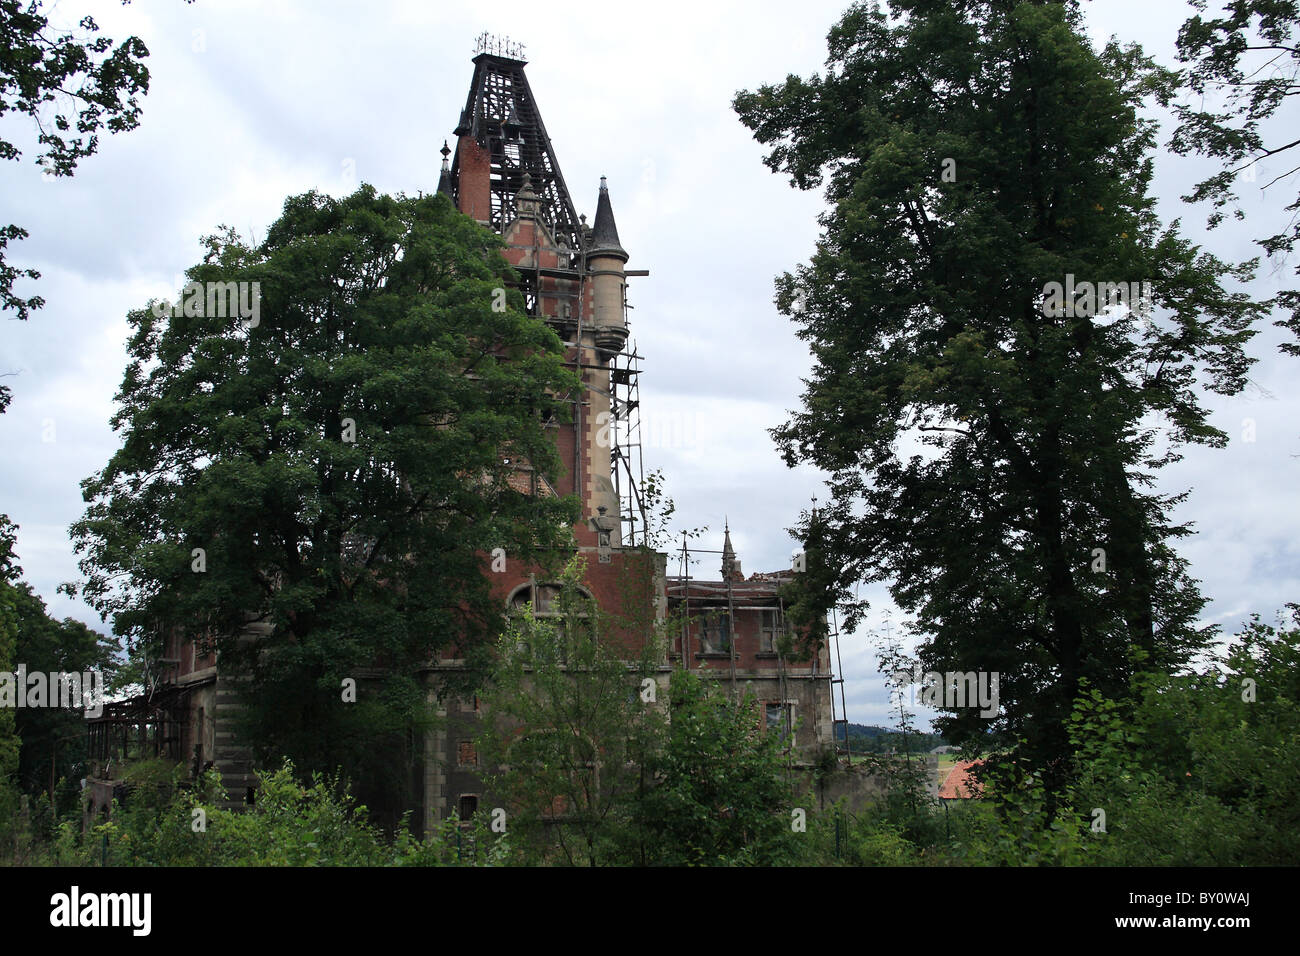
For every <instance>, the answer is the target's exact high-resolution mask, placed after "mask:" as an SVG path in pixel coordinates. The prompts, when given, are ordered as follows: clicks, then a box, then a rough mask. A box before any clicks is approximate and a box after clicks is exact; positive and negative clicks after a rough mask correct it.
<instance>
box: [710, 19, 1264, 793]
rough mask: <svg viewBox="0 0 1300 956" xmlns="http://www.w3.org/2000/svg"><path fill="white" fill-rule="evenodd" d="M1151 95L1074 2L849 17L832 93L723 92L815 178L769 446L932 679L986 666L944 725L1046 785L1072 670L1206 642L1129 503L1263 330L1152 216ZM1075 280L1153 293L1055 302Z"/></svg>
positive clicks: (1171, 656) (798, 179)
mask: <svg viewBox="0 0 1300 956" xmlns="http://www.w3.org/2000/svg"><path fill="white" fill-rule="evenodd" d="M1172 82H1173V81H1172V80H1171V78H1170V76H1169V75H1168V74H1167V73H1165V72H1163V71H1160V70H1159V69H1157V68H1156V67H1154V66H1153V65H1152V64H1151V63H1150V61H1149V60H1147V59H1146V58H1144V57H1143V56H1142V54H1141V52H1140V50H1138V49H1136V48H1133V47H1123V48H1121V47H1120V46H1119V45H1118V44H1115V43H1111V44H1109V45H1107V46H1106V47H1105V48H1104V49H1103V50H1100V51H1097V50H1094V49H1093V48H1092V47H1091V46H1090V45H1089V43H1088V41H1087V40H1086V38H1085V37H1084V35H1083V28H1082V23H1081V15H1080V13H1079V11H1078V7H1077V4H1075V3H1073V2H1067V3H1048V2H1034V0H1026V2H1013V0H962V2H956V3H952V2H943V3H939V2H934V0H899V2H896V3H894V4H893V5H892V9H891V12H890V13H886V12H884V11H882V10H881V9H880V8H879V7H878V6H875V5H871V6H868V5H856V6H854V7H852V8H851V9H850V10H849V12H848V13H847V14H846V15H845V16H844V18H843V20H842V21H841V22H840V23H839V24H838V25H837V26H835V27H834V28H832V30H831V31H830V34H829V58H828V70H827V73H826V74H825V76H814V77H812V78H811V79H808V80H804V79H800V78H798V77H794V76H791V77H789V78H788V79H787V80H786V81H785V82H784V83H783V84H780V85H779V86H775V87H773V86H766V87H763V88H761V89H759V90H758V91H757V92H742V93H740V94H739V95H738V96H737V97H736V103H735V106H736V109H737V111H738V113H739V115H740V118H741V120H742V121H743V122H744V123H745V125H747V126H748V127H749V128H751V129H752V130H753V131H754V134H755V136H756V138H757V139H758V140H759V141H760V142H762V143H764V144H766V145H768V146H770V147H771V152H770V154H769V155H768V157H767V160H766V161H767V163H768V165H769V166H770V167H771V168H772V169H774V170H783V171H785V172H787V173H788V174H789V175H790V177H791V180H792V182H793V184H794V185H796V186H797V187H799V188H803V189H810V188H813V187H815V186H817V185H818V184H819V183H821V182H822V180H823V177H824V178H825V181H826V196H827V200H828V202H829V204H830V207H831V208H830V211H828V212H827V213H826V214H825V215H824V216H823V218H822V225H823V235H822V237H821V239H820V241H819V242H818V245H817V249H816V252H815V254H814V255H813V257H812V260H811V262H810V263H809V264H808V265H806V266H802V267H800V268H799V269H798V270H797V271H796V273H795V274H786V275H783V276H781V277H779V278H778V280H777V284H776V285H777V296H776V301H777V305H778V307H779V308H780V309H781V310H782V311H783V312H784V313H786V314H788V315H791V316H792V318H793V319H794V321H795V322H796V323H797V325H798V334H799V335H800V336H801V337H802V338H803V339H804V340H805V341H807V342H808V343H809V346H810V348H811V350H812V354H813V358H814V370H813V373H812V375H811V377H810V378H809V379H808V388H807V391H806V392H805V395H804V397H803V408H802V409H801V410H799V411H797V412H795V413H794V414H793V415H792V417H791V418H790V420H789V421H788V422H787V423H786V424H785V425H783V426H782V427H780V428H777V429H775V430H774V431H773V435H774V438H775V439H776V440H777V443H778V445H779V447H780V449H781V452H782V454H783V456H784V458H785V459H786V461H787V463H788V464H790V465H794V464H796V463H797V462H799V461H809V462H812V463H813V464H815V465H817V466H818V467H820V468H822V469H824V470H825V471H827V472H828V473H829V474H830V476H831V477H830V481H829V484H830V487H831V490H832V494H833V497H834V503H833V505H832V506H830V507H828V508H826V510H825V514H826V516H827V527H826V528H825V529H823V530H822V532H821V537H822V538H823V541H824V544H823V550H824V552H825V554H826V556H827V557H826V560H827V563H828V565H829V566H830V567H831V568H833V569H835V572H836V573H837V574H838V576H839V577H838V582H839V583H840V585H842V586H843V585H848V584H851V583H852V582H854V581H857V580H860V579H865V580H868V581H876V580H885V581H889V582H890V587H891V592H892V594H893V597H894V599H895V601H896V602H898V604H899V605H900V606H901V607H903V608H904V609H905V610H907V611H908V612H910V613H911V614H912V615H913V616H914V617H915V619H916V622H917V626H918V628H919V630H920V632H921V633H923V634H925V635H927V637H928V640H927V641H926V642H925V643H924V644H923V645H922V646H921V648H920V655H921V660H922V662H923V665H924V667H925V669H926V670H935V671H942V672H947V671H963V672H964V671H984V672H998V673H999V674H1000V680H1001V686H1000V703H1001V709H1000V712H999V714H998V715H997V716H996V718H995V719H994V720H993V721H992V722H990V721H989V720H986V719H984V718H982V717H980V715H979V710H978V708H966V709H964V710H960V711H953V712H950V713H949V714H948V715H947V716H945V717H943V718H940V719H938V720H937V721H936V729H937V730H939V731H940V732H941V733H942V734H943V735H944V736H945V737H946V738H947V739H949V740H952V741H953V742H954V743H961V742H965V741H979V742H980V743H981V744H983V745H988V746H996V745H997V744H998V742H999V741H998V738H997V737H995V736H993V735H991V734H990V733H989V731H990V728H991V727H992V728H993V729H995V730H997V731H998V732H999V733H1000V739H1001V742H1002V743H1005V744H1012V745H1015V746H1016V747H1017V748H1018V749H1020V750H1022V751H1025V752H1029V753H1032V755H1033V757H1034V762H1035V764H1036V765H1038V766H1042V767H1045V768H1047V770H1048V772H1049V777H1050V781H1049V789H1051V790H1054V791H1055V790H1059V788H1060V786H1061V784H1062V782H1063V775H1064V773H1065V770H1066V768H1067V762H1066V761H1065V759H1064V758H1066V757H1067V756H1068V754H1069V753H1070V752H1071V746H1070V743H1069V740H1068V736H1067V733H1066V719H1067V717H1068V715H1069V713H1070V710H1071V707H1072V705H1073V701H1074V699H1075V696H1076V692H1077V689H1078V686H1079V681H1080V679H1082V678H1085V677H1086V678H1087V679H1089V680H1090V681H1092V682H1093V684H1094V686H1099V687H1102V688H1104V689H1105V691H1106V693H1108V694H1111V695H1114V696H1117V697H1123V696H1124V695H1125V694H1126V693H1127V691H1128V684H1129V679H1130V677H1131V676H1132V673H1133V663H1132V657H1131V655H1130V653H1129V648H1130V647H1132V646H1136V647H1139V648H1141V649H1142V650H1143V652H1144V653H1145V654H1146V655H1147V658H1146V660H1147V666H1150V667H1152V668H1163V669H1173V668H1177V667H1178V666H1180V665H1181V664H1183V663H1184V662H1185V661H1186V660H1187V659H1188V657H1189V655H1190V654H1191V653H1192V652H1193V651H1194V649H1195V648H1196V647H1198V646H1200V645H1201V644H1202V643H1203V642H1204V641H1205V639H1206V638H1207V634H1206V633H1205V632H1204V631H1203V630H1201V629H1199V628H1198V626H1197V624H1196V612H1197V610H1198V609H1199V608H1200V607H1201V606H1202V604H1203V600H1202V598H1201V597H1200V596H1199V594H1198V592H1197V590H1196V587H1195V583H1194V582H1192V581H1190V580H1189V579H1188V577H1187V575H1186V573H1185V562H1183V561H1182V559H1180V558H1179V557H1178V555H1177V554H1176V553H1175V552H1174V551H1173V549H1172V547H1171V545H1170V542H1171V541H1172V540H1173V539H1175V538H1176V537H1177V536H1179V535H1180V534H1184V533H1187V531H1188V529H1186V528H1185V527H1181V526H1177V525H1174V524H1173V523H1172V522H1170V521H1169V519H1168V518H1167V517H1166V515H1167V513H1168V510H1169V508H1170V507H1171V505H1173V504H1175V503H1176V502H1177V501H1178V500H1180V499H1179V498H1178V497H1169V496H1161V495H1158V494H1156V493H1154V492H1151V491H1149V490H1147V486H1148V485H1149V484H1150V482H1151V481H1152V474H1153V471H1154V470H1155V469H1157V468H1159V467H1160V466H1162V465H1164V464H1167V463H1168V462H1170V461H1174V460H1176V459H1177V457H1178V452H1177V448H1178V446H1179V445H1182V444H1184V443H1188V442H1195V443H1202V444H1208V445H1213V446H1221V445H1223V444H1224V443H1226V441H1227V436H1226V435H1225V434H1224V433H1223V432H1221V431H1219V430H1218V429H1216V428H1215V427H1213V426H1212V425H1211V424H1210V423H1209V421H1208V419H1207V415H1206V411H1205V409H1204V407H1203V406H1202V404H1201V402H1200V399H1199V397H1198V391H1199V389H1201V388H1202V387H1203V388H1206V389H1209V390H1211V391H1214V392H1217V393H1220V394H1232V393H1235V392H1237V391H1239V390H1240V389H1241V388H1242V387H1243V385H1244V380H1245V373H1246V370H1247V369H1248V367H1249V364H1250V360H1249V359H1248V357H1247V356H1246V355H1245V353H1244V349H1243V347H1244V344H1245V343H1246V341H1247V340H1248V339H1249V337H1250V336H1251V335H1252V334H1253V330H1252V325H1253V323H1255V322H1256V321H1257V319H1258V317H1259V315H1260V314H1261V311H1262V310H1261V308H1260V306H1258V305H1257V304H1255V303H1252V302H1251V301H1249V299H1248V298H1247V297H1246V296H1244V295H1242V294H1239V293H1231V292H1228V291H1226V290H1225V289H1224V287H1223V285H1222V281H1223V280H1224V279H1225V277H1236V278H1243V279H1244V278H1245V277H1247V276H1248V275H1249V268H1248V266H1245V267H1239V268H1232V267H1230V266H1228V265H1227V264H1225V263H1223V262H1220V261H1218V260H1217V259H1215V258H1214V257H1213V256H1210V255H1208V254H1205V253H1202V252H1200V251H1198V250H1197V249H1196V248H1195V247H1194V246H1193V245H1191V244H1190V243H1189V242H1187V241H1186V240H1185V239H1183V238H1181V237H1180V236H1179V234H1178V231H1177V229H1176V224H1175V226H1171V227H1168V228H1164V227H1162V226H1161V224H1160V223H1159V222H1158V221H1157V218H1156V217H1155V215H1154V212H1153V206H1154V201H1153V199H1152V197H1150V196H1149V195H1148V193H1147V188H1148V186H1149V183H1150V179H1151V175H1152V162H1151V152H1152V150H1153V148H1154V146H1155V139H1154V135H1155V131H1154V128H1153V124H1152V123H1150V122H1149V121H1146V120H1143V119H1141V118H1140V117H1139V113H1138V110H1139V108H1140V106H1141V105H1142V103H1143V101H1144V98H1145V97H1147V96H1148V95H1150V94H1151V93H1153V92H1161V91H1166V90H1167V89H1168V88H1169V86H1170V84H1171V83H1172ZM1067 275H1070V276H1075V277H1077V278H1078V280H1079V282H1080V283H1081V284H1082V283H1084V282H1087V283H1089V286H1088V289H1089V290H1091V291H1093V292H1096V291H1097V290H1096V289H1095V287H1094V286H1093V285H1092V284H1093V283H1121V282H1122V283H1137V282H1150V283H1151V285H1150V286H1149V287H1138V288H1137V289H1136V290H1133V291H1134V292H1135V294H1130V295H1129V296H1127V297H1126V301H1125V302H1122V303H1121V302H1114V301H1113V300H1114V299H1116V298H1118V295H1117V294H1115V293H1114V290H1113V289H1112V290H1110V292H1109V293H1100V294H1099V297H1100V299H1101V300H1102V301H1101V302H1100V303H1099V302H1098V301H1097V300H1096V299H1095V298H1093V297H1090V296H1087V295H1086V294H1085V295H1083V296H1072V297H1071V298H1072V301H1070V302H1065V301H1064V295H1058V294H1057V293H1058V291H1059V292H1061V293H1063V292H1064V289H1060V290H1056V289H1053V288H1052V287H1050V286H1049V285H1048V284H1049V283H1052V282H1057V283H1061V284H1062V285H1064V284H1065V283H1066V282H1067ZM1081 289H1082V286H1081ZM1108 302H1110V303H1112V304H1110V305H1109V307H1107V303H1108ZM863 609H864V607H863V606H862V605H856V606H855V607H853V608H851V609H850V611H851V613H850V614H849V616H848V620H847V622H846V625H847V626H849V627H851V626H852V625H853V624H854V623H855V621H856V620H857V619H858V618H860V616H861V613H862V611H863Z"/></svg>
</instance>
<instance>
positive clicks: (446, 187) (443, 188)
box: [438, 139, 452, 199]
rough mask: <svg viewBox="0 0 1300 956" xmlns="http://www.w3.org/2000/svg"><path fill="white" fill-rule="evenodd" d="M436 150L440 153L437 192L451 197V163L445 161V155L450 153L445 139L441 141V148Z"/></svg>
mask: <svg viewBox="0 0 1300 956" xmlns="http://www.w3.org/2000/svg"><path fill="white" fill-rule="evenodd" d="M438 152H440V153H442V175H441V176H439V177H438V192H440V193H442V194H443V195H444V196H446V197H447V198H448V199H451V198H452V194H451V193H452V189H451V163H449V162H448V161H447V157H448V156H450V155H451V147H450V146H448V145H447V141H446V140H445V139H444V140H443V141H442V149H440V150H438Z"/></svg>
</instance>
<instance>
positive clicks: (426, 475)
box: [73, 186, 576, 787]
mask: <svg viewBox="0 0 1300 956" xmlns="http://www.w3.org/2000/svg"><path fill="white" fill-rule="evenodd" d="M206 246H207V254H206V256H205V257H204V260H203V262H201V263H199V264H198V265H196V266H195V267H193V268H192V269H190V270H189V272H188V273H187V276H188V279H189V280H190V284H189V285H188V286H187V287H186V290H185V295H183V296H182V301H181V302H180V303H178V304H177V305H175V306H172V305H171V304H170V303H162V302H151V303H150V304H149V306H148V307H146V308H142V309H139V310H137V311H134V312H132V313H131V314H130V316H129V319H130V322H131V325H132V327H133V330H134V332H133V335H132V338H131V341H130V343H129V355H130V364H129V366H128V368H127V370H126V374H125V377H124V380H123V383H122V388H121V391H120V392H119V394H118V397H117V400H118V403H119V410H118V412H117V413H116V415H115V416H114V418H113V425H114V428H115V429H117V430H118V431H120V432H121V436H122V445H121V448H120V449H119V450H118V451H117V452H116V453H115V454H114V455H113V457H112V459H111V460H110V461H109V462H108V464H107V465H106V466H105V468H104V469H103V470H102V471H101V472H100V473H98V474H96V475H94V476H93V477H91V478H89V479H87V480H86V481H85V482H84V483H83V489H84V495H85V499H86V501H87V502H88V507H87V510H86V513H85V515H84V517H83V518H82V519H81V520H80V521H78V522H77V523H76V525H74V527H73V535H74V539H75V542H76V548H77V550H78V552H79V553H80V554H82V555H83V558H82V563H81V567H82V570H83V572H84V573H85V575H86V583H85V585H84V589H83V593H84V596H85V598H86V599H87V600H88V601H89V602H90V603H91V604H92V605H93V606H94V607H95V608H96V609H97V610H99V611H100V612H101V613H103V614H105V615H111V617H112V620H113V624H114V628H115V631H116V633H118V634H120V635H122V636H124V637H125V638H127V639H128V641H129V642H130V644H131V646H132V647H133V648H134V649H135V650H136V651H137V653H142V654H144V655H145V656H146V657H150V658H156V657H157V656H158V655H159V653H160V651H161V647H162V642H163V640H164V638H165V637H166V636H168V635H178V636H181V637H184V638H186V639H190V640H193V641H195V642H197V644H198V645H199V647H200V649H201V650H204V649H215V650H216V651H217V652H218V653H219V654H220V655H221V658H222V661H223V667H226V668H238V669H239V670H240V671H242V672H245V673H247V674H249V675H250V679H251V680H252V684H251V685H250V688H249V689H250V690H253V691H254V692H255V693H252V694H250V695H247V696H248V701H249V703H248V705H247V707H246V715H247V716H249V717H250V718H251V719H252V720H254V721H255V733H254V734H253V737H252V739H255V740H258V741H259V742H261V743H262V744H263V749H264V750H265V751H266V754H265V755H264V756H269V755H270V754H271V753H279V754H283V755H288V756H291V757H293V758H294V759H295V760H296V761H297V765H298V766H299V767H300V768H302V769H303V770H304V771H310V770H314V769H325V770H330V771H332V770H334V769H335V768H336V767H338V766H340V765H341V766H343V767H344V769H345V770H347V771H348V772H349V773H351V774H352V776H353V778H354V779H363V778H366V777H367V776H369V777H370V778H371V779H372V780H379V779H383V778H385V777H386V775H387V774H389V773H390V772H396V771H397V770H398V769H400V765H401V761H394V760H392V759H390V758H391V754H388V755H386V754H385V752H384V748H382V747H378V746H377V743H378V741H379V740H381V739H383V740H390V741H395V742H397V743H398V744H399V745H402V746H404V745H403V744H401V742H402V741H405V739H406V736H405V734H406V731H407V730H409V729H410V726H411V721H412V720H415V719H416V718H417V717H418V715H420V714H422V713H423V712H424V709H425V697H426V690H425V689H424V687H423V685H422V683H421V678H420V676H419V674H418V673H417V669H418V667H419V665H421V664H423V663H426V662H428V660H429V659H430V657H431V656H432V655H435V654H436V653H438V652H439V651H440V650H441V649H443V648H448V647H456V648H458V654H459V655H460V656H463V657H464V658H466V659H467V661H468V662H469V663H470V664H471V666H472V665H473V664H474V663H475V662H478V663H482V662H483V661H484V660H486V656H487V653H488V649H489V648H490V647H491V645H492V643H493V641H494V638H495V636H496V635H497V634H498V633H500V630H501V627H502V623H503V613H504V612H503V609H502V608H501V607H500V606H499V602H497V601H495V600H493V599H492V598H491V596H490V593H489V586H488V582H487V580H486V575H485V572H486V570H487V568H486V563H485V558H486V556H487V555H488V554H490V553H491V552H492V550H493V549H494V548H503V549H505V551H506V552H507V553H508V554H509V555H510V557H511V559H519V560H528V559H529V558H530V557H544V556H547V555H549V554H553V553H554V551H555V549H556V548H558V547H560V546H561V545H564V544H566V543H567V542H568V541H569V539H570V536H571V531H570V529H571V526H572V523H573V521H574V520H575V517H576V514H575V511H576V508H575V505H574V503H573V502H572V501H570V500H567V499H558V498H554V497H551V498H546V497H543V496H540V495H533V494H530V493H528V492H527V491H521V490H517V485H518V479H517V475H518V474H520V473H521V472H520V469H521V467H532V468H535V469H537V470H538V471H540V472H542V473H543V474H552V473H554V472H555V471H556V470H557V469H558V467H559V462H558V460H557V457H556V452H555V448H554V444H553V442H552V441H551V440H550V436H549V433H548V432H547V431H546V429H545V427H544V425H543V422H544V421H545V420H546V419H547V418H548V417H554V418H555V419H556V420H564V419H565V418H566V417H567V415H568V405H567V403H566V401H565V397H566V395H567V393H568V392H569V390H571V389H572V388H574V387H575V380H574V377H573V376H572V374H571V373H569V372H567V371H566V370H565V369H564V367H563V355H562V350H561V344H560V342H559V339H558V338H557V337H556V336H555V334H554V333H553V332H552V331H550V330H549V329H548V328H547V327H546V326H545V325H544V324H543V323H542V322H541V321H540V320H538V319H534V318H530V317H528V316H527V315H525V314H524V312H523V308H522V301H521V300H520V299H519V297H518V294H517V293H516V292H514V291H511V292H509V293H507V287H508V286H509V284H510V282H511V280H512V278H514V273H513V270H512V269H511V268H510V267H509V265H508V264H507V263H506V262H505V260H504V258H502V256H501V254H500V251H499V247H500V239H498V238H497V237H495V236H494V235H492V234H491V233H490V232H489V231H487V230H485V229H483V228H482V227H480V226H478V225H477V224H476V223H474V222H473V221H472V220H470V219H468V218H467V217H465V216H463V215H461V214H460V213H459V212H457V211H456V210H455V209H454V208H453V207H452V205H451V203H450V202H448V200H447V199H446V198H445V197H442V196H425V197H421V198H407V197H400V196H399V197H396V198H394V197H389V196H382V195H377V194H376V193H375V191H374V190H373V189H372V188H371V187H369V186H363V187H362V188H361V189H359V190H358V191H357V192H356V193H354V194H353V195H351V196H348V197H346V198H343V199H333V198H330V197H328V196H322V195H319V194H316V193H309V194H306V195H301V196H295V197H291V198H290V199H288V200H287V201H286V202H285V205H284V212H283V215H282V216H281V217H280V219H279V220H278V221H277V222H276V223H275V224H274V225H272V226H271V228H270V230H269V231H268V234H267V237H266V240H265V241H264V242H262V243H261V244H259V245H256V246H252V245H249V244H247V243H245V242H243V241H241V240H240V239H239V238H238V237H237V236H236V235H235V234H234V233H233V232H231V231H229V230H226V231H224V232H222V233H220V234H218V235H215V236H211V237H209V238H208V239H207V240H206ZM214 292H215V295H214ZM236 300H238V303H239V307H238V308H235V305H234V303H235V302H236ZM248 625H258V626H259V628H260V630H261V631H262V633H263V635H264V636H263V637H262V639H261V640H259V641H256V642H253V643H252V644H249V643H247V642H244V641H241V640H240V635H241V634H243V633H245V628H246V626H248ZM377 669H378V670H377ZM380 672H382V674H383V677H382V679H380V678H379V677H378V676H377V675H378V674H379V673H380ZM367 675H369V676H371V677H374V678H375V680H376V681H377V683H374V684H367V683H366V678H367ZM347 680H352V681H354V682H355V685H354V686H355V687H356V688H357V694H356V696H355V702H349V701H346V700H344V696H345V695H344V693H343V690H342V689H341V688H343V687H344V682H345V681H347ZM399 776H400V773H399ZM390 784H391V786H392V787H400V786H401V785H402V782H401V781H390Z"/></svg>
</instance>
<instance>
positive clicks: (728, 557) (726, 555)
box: [722, 519, 745, 581]
mask: <svg viewBox="0 0 1300 956" xmlns="http://www.w3.org/2000/svg"><path fill="white" fill-rule="evenodd" d="M722 580H724V581H743V580H745V574H744V572H743V571H741V570H740V561H739V559H737V557H736V551H735V549H734V548H732V546H731V526H730V525H729V524H727V523H726V522H725V519H724V523H723V536H722Z"/></svg>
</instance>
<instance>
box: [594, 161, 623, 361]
mask: <svg viewBox="0 0 1300 956" xmlns="http://www.w3.org/2000/svg"><path fill="white" fill-rule="evenodd" d="M627 258H628V256H627V251H626V250H625V249H624V248H623V247H622V246H621V245H619V241H618V226H616V225H615V224H614V207H613V206H612V205H611V204H610V201H609V185H608V184H607V183H606V182H605V177H604V176H601V177H600V196H599V198H598V199H597V200H596V222H595V224H594V225H593V226H592V227H591V235H590V237H589V239H588V246H587V272H588V273H589V274H590V275H591V276H592V312H593V313H594V314H593V316H592V318H593V321H594V323H595V340H596V348H597V349H599V350H600V351H601V352H603V353H606V355H613V354H615V353H617V352H621V351H623V343H625V342H626V341H627V319H626V318H625V315H624V302H625V301H626V298H625V290H626V289H627V277H626V274H625V272H624V270H623V264H624V263H625V262H627Z"/></svg>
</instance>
